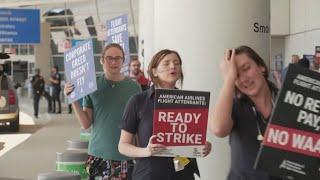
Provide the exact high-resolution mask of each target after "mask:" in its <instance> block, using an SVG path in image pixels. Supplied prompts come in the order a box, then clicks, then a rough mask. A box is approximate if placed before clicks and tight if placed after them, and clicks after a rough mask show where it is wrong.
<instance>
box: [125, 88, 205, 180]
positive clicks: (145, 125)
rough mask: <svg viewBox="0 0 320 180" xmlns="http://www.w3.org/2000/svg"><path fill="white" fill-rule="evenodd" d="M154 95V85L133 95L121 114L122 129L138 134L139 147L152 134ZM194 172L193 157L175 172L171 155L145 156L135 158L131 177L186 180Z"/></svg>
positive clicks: (197, 172) (138, 179) (152, 179)
mask: <svg viewBox="0 0 320 180" xmlns="http://www.w3.org/2000/svg"><path fill="white" fill-rule="evenodd" d="M154 97H155V96H154V87H150V88H149V89H148V90H146V91H143V92H141V93H139V94H137V95H135V96H133V97H132V98H131V99H130V100H129V101H128V103H127V105H126V108H125V111H124V114H123V121H122V129H123V130H125V131H127V132H129V133H131V134H137V135H138V138H139V145H137V146H139V147H147V145H148V142H149V138H150V137H151V136H152V131H153V112H154V101H155V99H154ZM194 173H196V174H198V175H199V170H198V166H197V162H196V160H195V159H191V162H190V163H189V164H188V165H187V166H186V167H185V169H184V170H182V171H179V172H178V173H175V170H174V166H173V160H172V158H171V157H146V158H136V164H135V166H134V171H133V174H132V177H133V180H173V179H186V180H187V179H193V178H194V175H193V174H194ZM177 176H179V178H177Z"/></svg>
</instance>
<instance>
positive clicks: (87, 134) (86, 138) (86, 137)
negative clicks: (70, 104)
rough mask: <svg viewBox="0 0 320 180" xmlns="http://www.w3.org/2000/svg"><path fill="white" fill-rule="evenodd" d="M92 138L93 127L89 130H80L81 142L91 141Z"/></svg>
mask: <svg viewBox="0 0 320 180" xmlns="http://www.w3.org/2000/svg"><path fill="white" fill-rule="evenodd" d="M90 138H91V127H90V128H88V129H84V128H82V127H81V128H80V140H84V141H90Z"/></svg>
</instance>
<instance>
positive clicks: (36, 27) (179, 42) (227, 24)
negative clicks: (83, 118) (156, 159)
mask: <svg viewBox="0 0 320 180" xmlns="http://www.w3.org/2000/svg"><path fill="white" fill-rule="evenodd" d="M319 7H320V1H319V0H264V1H263V0H241V1H239V0H201V1H194V0H174V1H173V0H0V53H1V59H0V67H3V73H4V75H5V76H6V78H7V79H8V84H9V85H3V82H2V83H1V79H0V84H1V89H0V180H2V179H3V180H6V179H8V180H10V179H12V180H29V179H41V180H44V179H50V177H49V176H50V173H52V174H54V173H57V174H58V175H56V176H55V175H52V174H51V175H52V179H57V180H59V177H60V176H61V177H62V176H64V175H65V176H66V177H67V178H66V179H77V177H78V176H79V179H80V176H81V179H87V178H88V174H86V173H87V172H86V168H85V163H86V161H87V153H88V151H87V148H88V143H89V141H90V138H91V133H92V132H91V131H92V129H91V128H90V127H89V128H84V127H82V125H81V124H80V123H79V121H78V118H77V116H76V113H75V110H74V109H73V108H74V107H72V106H71V104H69V102H70V99H68V98H69V94H68V95H65V94H64V89H65V86H66V85H67V84H68V83H67V82H68V81H67V79H68V80H69V79H72V77H73V76H77V75H79V73H82V72H80V71H82V69H78V71H77V72H75V73H74V74H73V73H71V77H70V75H67V74H70V71H72V68H73V67H74V66H78V65H77V63H79V64H81V63H82V62H81V60H79V61H78V62H76V63H74V64H70V63H69V64H68V62H69V60H68V57H69V55H70V56H72V55H74V56H76V55H75V54H77V53H78V54H79V52H80V51H81V50H83V51H85V50H84V49H81V48H80V49H79V47H80V46H81V45H83V44H82V43H83V42H85V43H86V42H88V43H92V44H91V46H90V47H91V51H90V52H89V51H88V52H89V53H91V54H89V55H88V54H85V55H86V58H87V59H86V60H88V61H89V60H92V62H93V64H92V66H91V68H88V69H87V71H88V72H89V71H90V72H91V73H93V74H94V75H93V76H92V77H94V79H95V76H100V75H103V74H104V73H105V72H104V69H103V67H104V66H103V63H102V61H101V59H103V58H104V57H103V53H104V52H103V48H104V47H105V46H106V45H108V44H110V43H117V44H120V45H121V46H122V48H123V49H124V53H125V56H124V57H125V58H123V59H124V63H123V67H122V69H121V73H122V74H123V75H124V76H129V77H130V73H131V72H130V71H131V69H130V66H131V65H130V64H131V62H132V60H139V62H140V70H139V72H140V73H142V74H144V76H145V79H143V80H137V82H139V83H140V84H141V83H142V84H143V83H145V84H148V83H149V84H148V85H150V80H152V79H151V77H150V76H149V74H148V72H147V71H148V66H149V63H150V62H151V60H152V58H153V56H154V55H155V54H156V53H157V52H158V51H160V50H162V49H171V50H174V51H177V52H178V53H179V55H180V56H181V59H182V61H183V67H182V70H183V73H184V74H183V75H184V82H183V84H182V86H179V88H182V89H183V90H190V91H204V92H210V98H209V100H210V103H209V100H208V104H209V111H210V109H211V107H212V106H214V105H215V103H216V102H217V100H218V98H219V93H220V91H221V90H222V87H223V83H224V81H223V75H221V70H220V68H219V65H220V62H221V60H222V59H223V58H224V56H225V52H226V50H227V49H234V48H236V47H239V46H241V45H245V46H249V47H251V48H252V49H253V50H254V51H256V52H257V53H258V54H259V55H260V56H261V58H262V59H263V61H264V63H265V64H266V65H267V67H268V69H269V77H268V79H269V80H270V81H271V82H273V83H274V84H275V86H276V87H277V88H279V89H280V90H281V88H282V83H283V81H284V80H283V79H284V75H283V72H284V71H286V70H287V68H288V65H289V64H293V63H295V62H294V58H296V59H297V61H299V60H300V59H304V60H307V63H308V67H309V69H310V70H311V71H316V72H319V70H320V21H319V19H320V13H319ZM318 17H319V19H318ZM117 18H118V20H117ZM83 47H84V46H83ZM77 48H78V49H77ZM72 53H73V54H72ZM117 57H118V56H116V57H111V56H110V58H111V61H114V62H115V61H116V60H117ZM79 58H81V57H80V56H79ZM118 59H119V58H118ZM79 66H80V65H79ZM88 67H89V66H88ZM0 70H1V68H0ZM39 71H40V72H39ZM83 71H85V70H83ZM39 73H40V74H39ZM1 75H2V74H0V76H1ZM37 75H41V78H40V79H42V80H43V84H41V86H42V87H41V88H43V89H42V90H41V94H40V95H37V94H36V92H37V89H36V88H37V87H36V86H35V85H34V82H35V79H37V78H39V77H40V76H37ZM57 79H58V83H56V81H55V80H57ZM316 79H318V80H319V81H317V82H320V76H319V77H317V78H316ZM80 80H81V79H80ZM80 80H78V81H76V82H77V83H78V85H79V84H82V85H83V87H84V89H85V90H86V88H85V87H89V88H90V87H91V86H93V85H92V84H93V83H92V82H91V81H90V80H81V81H83V82H80ZM2 81H4V80H3V78H2ZM142 84H141V87H142V88H144V87H143V86H142ZM318 85H319V84H318ZM5 86H6V87H5ZM58 86H59V87H58ZM112 86H114V85H113V84H112ZM8 87H9V88H8ZM3 88H4V89H3ZM5 88H6V89H5ZM112 88H113V87H112ZM57 89H59V91H58V90H57ZM319 89H320V88H319ZM85 90H84V91H85ZM79 91H81V93H82V91H83V89H82V88H81V90H79ZM90 93H92V91H91V92H90ZM88 94H89V93H87V94H86V95H88ZM67 96H68V97H67ZM70 96H73V95H72V94H71V95H70ZM1 98H2V99H5V100H1ZM72 98H73V97H72ZM75 99H76V100H77V101H78V99H82V97H81V98H77V97H76V98H75ZM35 101H37V102H36V103H37V105H35ZM59 101H60V104H61V105H59ZM319 102H320V100H319ZM82 105H83V104H82ZM35 106H37V107H35ZM35 108H37V109H38V110H35ZM207 108H208V107H207ZM318 109H319V108H318V107H316V110H314V111H313V112H315V113H317V115H319V110H318ZM311 111H312V110H311ZM91 112H92V111H91ZM95 112H96V111H95ZM9 117H10V118H11V119H8V118H9ZM315 123H316V122H315ZM315 126H316V125H315ZM118 127H119V131H120V125H119V126H118ZM205 127H207V125H206V126H205ZM319 127H320V121H318V130H316V131H314V133H315V135H314V137H316V138H318V141H317V142H318V143H317V145H315V146H314V151H315V152H314V154H313V155H312V156H314V157H316V158H317V162H318V165H317V167H316V168H318V170H317V172H314V174H313V175H312V177H313V178H314V177H316V179H318V180H319V179H320V165H319V159H320V156H319V154H320V140H319V137H320V136H319ZM259 130H260V129H259ZM204 132H205V134H206V141H209V142H210V143H211V144H212V150H211V152H210V154H209V155H208V156H206V157H199V158H197V163H198V167H199V171H200V177H199V176H197V175H195V179H203V180H213V179H214V180H224V179H227V176H228V174H229V171H230V163H231V162H230V161H231V157H230V156H231V155H230V154H232V152H231V150H230V145H229V137H228V136H227V137H224V138H220V137H217V136H216V135H214V134H213V133H212V132H211V131H210V130H209V125H208V129H207V130H205V131H204ZM118 138H119V137H118ZM68 158H69V159H68ZM65 159H68V160H65ZM179 162H180V161H179ZM68 163H69V164H70V163H71V164H72V163H73V165H74V166H73V167H67V166H68ZM314 165H315V166H316V164H314ZM68 168H69V169H68ZM70 168H71V169H70ZM175 168H176V167H175ZM63 172H65V173H66V174H59V173H63ZM68 173H71V174H72V173H75V174H78V176H76V177H71V176H70V177H69V178H68V175H70V174H68ZM310 177H311V176H310ZM292 178H293V180H295V179H294V176H292V177H291V179H290V177H289V178H288V179H290V180H292ZM300 178H301V177H300ZM60 179H63V177H62V178H60ZM97 179H99V178H97ZM100 179H102V178H100ZM111 179H117V178H111ZM118 179H121V178H118ZM242 179H244V180H251V179H246V177H242ZM297 179H298V178H297ZM302 179H306V180H311V179H312V178H311V179H308V178H307V177H306V178H302ZM316 179H313V180H316ZM261 180H262V179H261ZM270 180H271V179H270Z"/></svg>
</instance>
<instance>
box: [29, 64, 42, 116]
mask: <svg viewBox="0 0 320 180" xmlns="http://www.w3.org/2000/svg"><path fill="white" fill-rule="evenodd" d="M31 84H32V91H33V110H34V113H33V115H34V117H35V118H38V113H39V101H40V97H41V95H42V94H43V92H44V85H45V82H44V78H43V76H41V75H40V69H39V68H37V69H35V75H34V76H32V80H31Z"/></svg>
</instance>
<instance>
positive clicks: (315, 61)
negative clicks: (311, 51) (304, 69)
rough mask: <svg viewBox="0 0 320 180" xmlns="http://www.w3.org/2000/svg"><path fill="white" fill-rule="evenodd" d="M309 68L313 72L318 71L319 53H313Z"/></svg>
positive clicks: (319, 68)
mask: <svg viewBox="0 0 320 180" xmlns="http://www.w3.org/2000/svg"><path fill="white" fill-rule="evenodd" d="M310 69H311V70H312V71H315V72H320V55H319V54H318V53H316V54H315V56H314V58H313V62H312V64H311V67H310Z"/></svg>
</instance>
